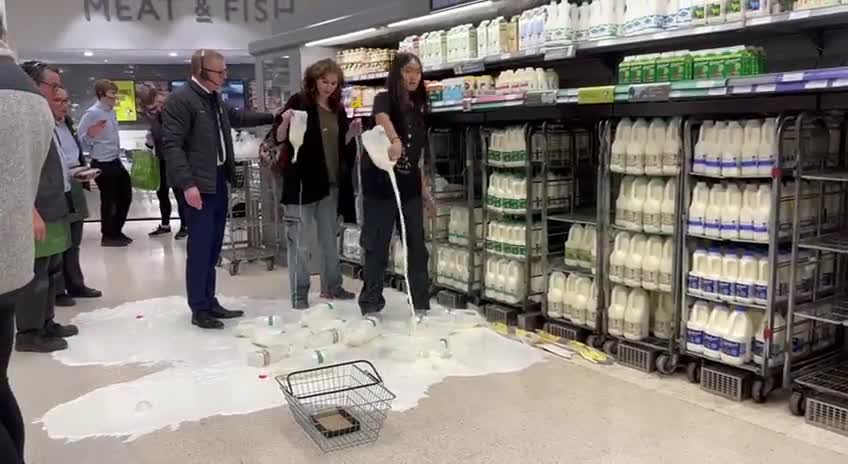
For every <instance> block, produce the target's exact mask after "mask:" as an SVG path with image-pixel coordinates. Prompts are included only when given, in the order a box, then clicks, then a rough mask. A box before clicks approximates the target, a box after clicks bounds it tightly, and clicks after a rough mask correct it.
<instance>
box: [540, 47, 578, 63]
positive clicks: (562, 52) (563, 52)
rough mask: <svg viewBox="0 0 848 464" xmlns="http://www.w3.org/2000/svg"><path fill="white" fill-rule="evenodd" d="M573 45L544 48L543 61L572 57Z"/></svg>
mask: <svg viewBox="0 0 848 464" xmlns="http://www.w3.org/2000/svg"><path fill="white" fill-rule="evenodd" d="M574 51H575V48H574V45H569V46H567V47H558V48H549V49H547V50H545V61H555V60H565V59H568V58H573V57H574Z"/></svg>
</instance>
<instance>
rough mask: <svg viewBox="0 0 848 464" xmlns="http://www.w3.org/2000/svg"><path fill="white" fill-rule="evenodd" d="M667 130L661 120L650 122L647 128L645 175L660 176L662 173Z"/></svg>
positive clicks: (655, 119) (656, 119)
mask: <svg viewBox="0 0 848 464" xmlns="http://www.w3.org/2000/svg"><path fill="white" fill-rule="evenodd" d="M667 132H668V128H667V127H666V125H665V121H664V120H662V119H661V118H654V119H652V120H651V125H650V126H649V127H648V143H646V144H645V174H648V175H654V176H656V175H660V174H662V173H663V150H664V148H665V139H666V136H667V135H668V134H667Z"/></svg>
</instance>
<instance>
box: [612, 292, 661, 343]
mask: <svg viewBox="0 0 848 464" xmlns="http://www.w3.org/2000/svg"><path fill="white" fill-rule="evenodd" d="M607 317H608V318H609V333H610V335H612V336H614V337H623V338H625V339H627V340H643V339H645V338H648V337H650V336H651V335H652V334H653V336H655V337H657V338H664V339H668V338H671V337H672V336H673V335H674V334H673V327H672V318H673V317H674V301H673V300H672V298H671V294H669V293H658V292H648V291H645V290H643V289H641V288H627V287H624V286H621V285H616V286H614V287H613V289H612V294H611V298H610V304H609V308H608V309H607Z"/></svg>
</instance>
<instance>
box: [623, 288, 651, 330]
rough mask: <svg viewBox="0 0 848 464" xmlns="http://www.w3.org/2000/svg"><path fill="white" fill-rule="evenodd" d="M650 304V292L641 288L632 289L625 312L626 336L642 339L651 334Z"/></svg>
mask: <svg viewBox="0 0 848 464" xmlns="http://www.w3.org/2000/svg"><path fill="white" fill-rule="evenodd" d="M648 306H649V305H648V292H646V291H645V290H642V289H641V288H634V289H633V290H630V295H628V297H627V309H626V310H625V313H624V338H626V339H628V340H642V339H644V338H647V337H648V336H649V335H650V331H651V311H650V309H649V307H648Z"/></svg>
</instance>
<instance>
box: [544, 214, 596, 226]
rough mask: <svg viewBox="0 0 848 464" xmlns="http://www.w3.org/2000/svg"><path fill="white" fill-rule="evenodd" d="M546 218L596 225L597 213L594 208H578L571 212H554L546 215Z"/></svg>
mask: <svg viewBox="0 0 848 464" xmlns="http://www.w3.org/2000/svg"><path fill="white" fill-rule="evenodd" d="M548 220H549V221H556V222H567V223H569V224H588V225H596V224H597V223H598V213H597V211H594V210H578V211H574V212H573V213H564V214H554V215H551V216H548Z"/></svg>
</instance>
